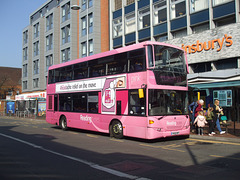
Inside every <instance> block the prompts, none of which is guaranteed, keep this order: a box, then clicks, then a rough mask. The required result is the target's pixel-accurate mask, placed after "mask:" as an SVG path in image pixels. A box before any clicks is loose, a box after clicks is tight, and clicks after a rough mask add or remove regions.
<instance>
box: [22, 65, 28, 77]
mask: <svg viewBox="0 0 240 180" xmlns="http://www.w3.org/2000/svg"><path fill="white" fill-rule="evenodd" d="M23 77H27V64H24V65H23Z"/></svg>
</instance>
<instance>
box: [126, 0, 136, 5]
mask: <svg viewBox="0 0 240 180" xmlns="http://www.w3.org/2000/svg"><path fill="white" fill-rule="evenodd" d="M133 3H135V0H127V6H128V5H130V4H133Z"/></svg>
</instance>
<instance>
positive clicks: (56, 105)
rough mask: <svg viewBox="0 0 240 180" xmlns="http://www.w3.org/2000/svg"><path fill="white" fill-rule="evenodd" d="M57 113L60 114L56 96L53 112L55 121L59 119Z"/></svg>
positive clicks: (55, 96)
mask: <svg viewBox="0 0 240 180" xmlns="http://www.w3.org/2000/svg"><path fill="white" fill-rule="evenodd" d="M56 112H58V95H54V111H53V116H54V119H57V118H58V117H57V113H56Z"/></svg>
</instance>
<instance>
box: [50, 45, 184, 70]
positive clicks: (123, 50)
mask: <svg viewBox="0 0 240 180" xmlns="http://www.w3.org/2000/svg"><path fill="white" fill-rule="evenodd" d="M146 45H163V46H169V47H173V48H176V49H180V50H182V48H180V47H178V46H174V45H171V44H166V43H162V42H153V41H145V42H141V43H137V44H132V45H129V46H124V47H120V48H117V49H114V50H110V51H106V52H101V53H98V54H94V55H91V56H87V57H83V58H79V59H75V60H71V61H68V62H64V63H60V64H56V65H52V66H50V67H49V70H52V69H56V68H60V67H65V66H69V65H73V64H77V63H80V62H85V61H90V60H93V59H97V58H102V57H106V56H111V55H114V54H118V53H123V52H127V51H131V50H134V49H139V48H142V47H144V46H146Z"/></svg>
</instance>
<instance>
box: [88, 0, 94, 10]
mask: <svg viewBox="0 0 240 180" xmlns="http://www.w3.org/2000/svg"><path fill="white" fill-rule="evenodd" d="M92 6H93V0H88V8H90V7H92Z"/></svg>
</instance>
